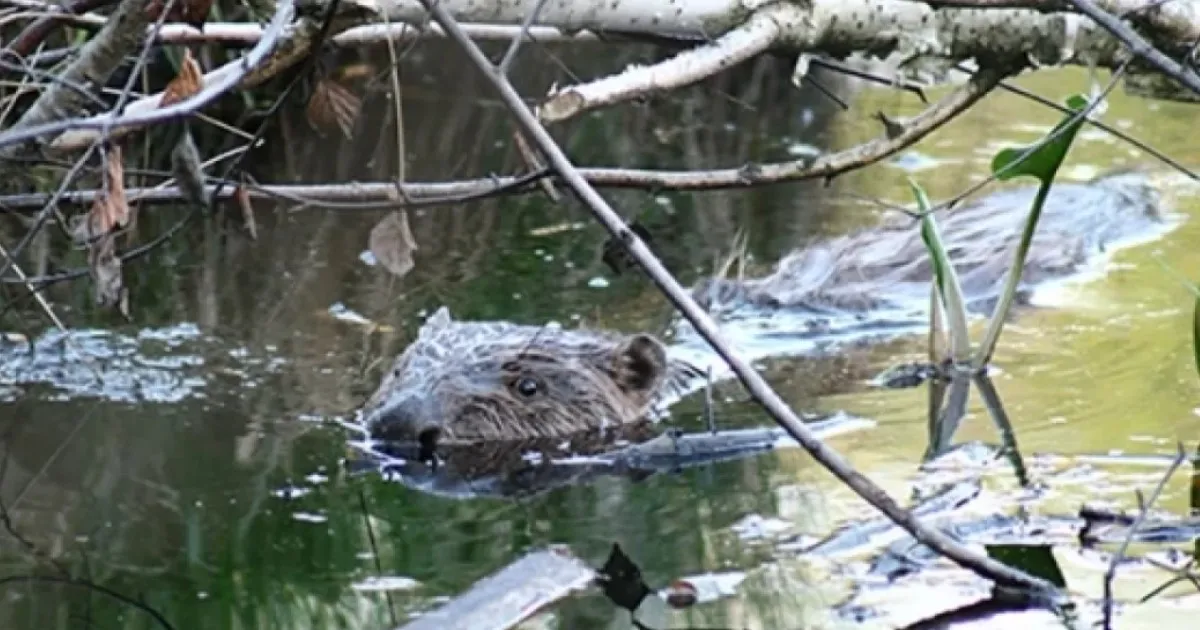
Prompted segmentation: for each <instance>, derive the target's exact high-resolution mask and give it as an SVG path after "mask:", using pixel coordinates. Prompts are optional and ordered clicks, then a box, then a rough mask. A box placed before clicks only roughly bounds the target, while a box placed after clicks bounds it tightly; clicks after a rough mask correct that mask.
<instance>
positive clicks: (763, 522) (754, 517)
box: [730, 514, 792, 542]
mask: <svg viewBox="0 0 1200 630" xmlns="http://www.w3.org/2000/svg"><path fill="white" fill-rule="evenodd" d="M791 528H792V524H791V523H789V522H787V521H785V520H783V519H778V518H775V517H770V516H762V515H760V514H747V515H746V516H743V517H742V519H741V520H739V521H738V522H736V523H734V524H733V525H731V526H730V529H732V530H733V533H734V534H736V535H737V537H738V538H740V539H741V540H742V541H746V542H748V541H752V540H765V539H770V538H775V537H776V536H778V535H779V534H781V533H783V532H786V531H788V530H790V529H791Z"/></svg>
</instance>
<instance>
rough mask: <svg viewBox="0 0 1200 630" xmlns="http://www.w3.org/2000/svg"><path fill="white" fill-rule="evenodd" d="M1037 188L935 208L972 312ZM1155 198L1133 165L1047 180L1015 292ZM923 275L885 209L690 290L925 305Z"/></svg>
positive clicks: (1133, 228) (1143, 213)
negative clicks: (772, 261)
mask: <svg viewBox="0 0 1200 630" xmlns="http://www.w3.org/2000/svg"><path fill="white" fill-rule="evenodd" d="M1037 189H1038V187H1037V186H1023V187H1016V188H1009V189H1004V190H1000V191H997V192H996V193H993V194H991V195H988V196H987V197H985V198H983V199H980V200H979V201H977V202H975V203H971V204H968V205H965V206H961V207H959V208H956V209H952V210H949V211H946V212H939V213H938V214H937V221H938V226H939V229H940V232H941V235H942V241H943V243H944V244H945V246H946V248H947V253H948V254H949V257H950V260H951V262H952V263H953V264H954V267H955V270H956V272H957V273H958V276H959V281H960V282H961V284H962V289H963V294H964V298H965V300H966V302H967V307H968V308H970V309H971V310H972V311H975V312H984V313H986V312H988V311H990V310H992V307H993V305H994V304H995V301H996V299H997V298H998V297H999V295H1000V293H1001V291H1002V288H1003V286H1004V283H1005V281H1006V276H1007V273H1008V270H1009V268H1010V267H1011V264H1012V256H1013V251H1014V250H1015V249H1016V244H1017V243H1018V241H1019V240H1020V238H1021V232H1022V230H1023V228H1024V224H1025V221H1026V218H1027V217H1028V214H1029V209H1030V207H1031V206H1032V202H1033V199H1034V197H1035V196H1036V194H1037ZM1160 207H1161V204H1160V197H1159V194H1158V191H1157V190H1156V189H1155V188H1153V187H1152V186H1151V183H1150V182H1149V181H1148V180H1147V178H1146V177H1145V176H1144V175H1140V174H1138V173H1135V172H1126V173H1116V174H1111V175H1107V176H1103V177H1100V178H1096V179H1094V180H1092V181H1090V182H1087V183H1078V184H1077V183H1056V184H1054V185H1053V186H1052V187H1051V189H1050V193H1049V194H1048V195H1047V198H1046V201H1045V204H1044V205H1043V208H1042V215H1041V218H1040V220H1039V222H1038V226H1037V230H1036V232H1035V233H1034V237H1033V241H1032V243H1031V244H1030V248H1029V253H1028V256H1027V257H1026V260H1025V267H1024V270H1023V272H1022V277H1021V285H1019V288H1020V289H1021V291H1022V293H1021V295H1022V296H1025V297H1027V296H1028V293H1029V291H1031V290H1032V289H1033V288H1034V287H1036V286H1038V285H1041V284H1043V283H1046V282H1048V281H1051V280H1057V279H1062V278H1066V277H1067V276H1070V275H1073V274H1076V273H1079V272H1080V271H1083V270H1084V268H1085V267H1086V266H1087V264H1088V263H1089V262H1090V261H1091V259H1092V257H1093V256H1094V255H1095V254H1098V253H1103V252H1105V251H1106V250H1107V249H1108V248H1110V247H1111V246H1113V245H1114V244H1117V243H1118V242H1119V241H1122V240H1125V239H1128V238H1130V237H1133V236H1137V235H1141V234H1145V233H1148V232H1151V231H1153V230H1154V229H1155V228H1156V227H1159V226H1162V225H1163V224H1164V217H1163V214H1162V212H1161V209H1160ZM932 274H933V271H932V260H931V258H930V256H929V253H928V250H927V249H926V248H925V243H924V241H923V240H922V238H921V226H920V222H919V221H916V220H914V219H912V218H910V217H908V216H904V215H894V216H891V217H889V218H888V219H887V220H885V221H883V222H882V224H881V225H879V226H876V227H872V228H868V229H864V230H860V231H858V232H854V233H851V234H848V235H845V236H840V237H835V238H830V239H825V240H821V241H817V242H814V243H811V244H809V245H807V246H806V247H802V248H800V249H799V250H797V251H794V252H793V253H791V254H788V255H787V256H785V257H784V258H783V259H782V260H780V261H779V263H777V264H776V266H775V269H774V271H772V272H771V273H770V274H768V275H766V276H765V277H762V278H752V279H741V278H723V277H708V278H704V279H702V280H701V281H700V282H699V283H697V285H696V286H695V287H694V288H693V290H692V294H693V297H694V298H695V299H696V300H697V302H699V303H700V305H701V306H702V307H704V308H706V309H707V310H709V311H736V310H738V309H739V307H745V306H751V307H758V308H765V309H767V310H773V311H774V310H781V309H788V310H800V311H802V312H807V313H817V314H821V313H830V314H832V313H839V312H840V313H864V312H869V311H879V310H889V309H906V310H907V309H910V308H912V307H917V308H920V307H922V306H924V307H925V308H927V305H928V303H929V287H930V281H931V278H932Z"/></svg>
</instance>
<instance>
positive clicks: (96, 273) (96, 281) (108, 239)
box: [88, 234, 129, 319]
mask: <svg viewBox="0 0 1200 630" xmlns="http://www.w3.org/2000/svg"><path fill="white" fill-rule="evenodd" d="M88 271H89V272H90V274H91V276H92V285H93V288H94V292H95V295H96V303H97V304H99V305H101V306H104V307H114V306H115V307H116V308H117V310H118V311H119V312H120V313H121V314H122V315H124V316H125V318H126V319H129V289H127V288H126V287H125V284H124V282H123V280H122V278H121V259H120V257H118V256H117V246H116V238H115V237H114V235H112V234H105V235H103V236H101V237H100V239H99V240H97V241H96V242H94V243H93V244H92V246H91V247H90V248H88Z"/></svg>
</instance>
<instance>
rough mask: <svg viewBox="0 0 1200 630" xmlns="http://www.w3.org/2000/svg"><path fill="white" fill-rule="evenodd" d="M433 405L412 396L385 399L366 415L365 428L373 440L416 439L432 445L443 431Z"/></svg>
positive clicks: (423, 444)
mask: <svg viewBox="0 0 1200 630" xmlns="http://www.w3.org/2000/svg"><path fill="white" fill-rule="evenodd" d="M434 406H435V405H433V403H431V402H430V401H429V400H427V399H424V398H416V397H412V396H406V397H404V398H398V399H390V400H387V401H385V402H384V403H383V404H382V405H380V406H379V407H377V408H376V409H375V410H374V411H372V412H371V414H370V415H369V416H368V417H367V431H368V432H370V434H371V439H372V440H378V441H381V442H412V441H416V442H418V443H420V444H421V446H423V447H425V448H433V447H434V446H436V445H437V440H438V438H439V437H441V434H442V427H441V424H440V422H439V420H438V418H439V416H438V415H436V413H434V412H435V411H436V410H435V409H434V408H433V407H434Z"/></svg>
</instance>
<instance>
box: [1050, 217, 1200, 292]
mask: <svg viewBox="0 0 1200 630" xmlns="http://www.w3.org/2000/svg"><path fill="white" fill-rule="evenodd" d="M1185 221H1186V216H1185V215H1182V214H1179V213H1174V212H1172V213H1168V214H1166V215H1165V216H1164V217H1163V222H1162V223H1161V224H1158V225H1155V226H1153V227H1151V228H1149V229H1147V230H1144V231H1142V232H1139V233H1135V234H1132V235H1129V236H1128V237H1126V238H1121V239H1115V240H1113V241H1110V242H1109V243H1107V244H1106V246H1105V250H1104V251H1103V252H1097V253H1096V254H1094V255H1092V256H1090V257H1089V258H1088V260H1087V261H1086V262H1085V264H1084V265H1083V267H1082V268H1080V270H1079V272H1078V273H1075V274H1072V275H1070V276H1067V277H1064V278H1058V279H1055V280H1050V281H1047V282H1044V283H1041V284H1039V285H1038V286H1037V287H1035V288H1034V290H1033V291H1032V292H1031V293H1030V296H1029V302H1030V304H1032V305H1033V306H1040V307H1046V308H1068V307H1077V306H1079V305H1080V304H1081V302H1082V291H1081V289H1082V287H1083V285H1086V284H1087V283H1089V282H1095V281H1097V280H1102V279H1104V278H1105V277H1106V276H1108V274H1109V273H1111V272H1112V271H1113V270H1115V269H1118V268H1120V267H1127V266H1128V265H1127V264H1117V263H1114V262H1113V260H1112V259H1113V256H1114V254H1116V253H1117V252H1120V251H1122V250H1126V249H1131V248H1134V247H1138V246H1140V245H1145V244H1147V243H1152V242H1154V241H1157V240H1159V239H1161V238H1163V237H1164V236H1166V235H1167V234H1169V233H1171V232H1173V231H1174V230H1175V229H1177V228H1178V227H1180V226H1181V225H1183V223H1184V222H1185Z"/></svg>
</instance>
